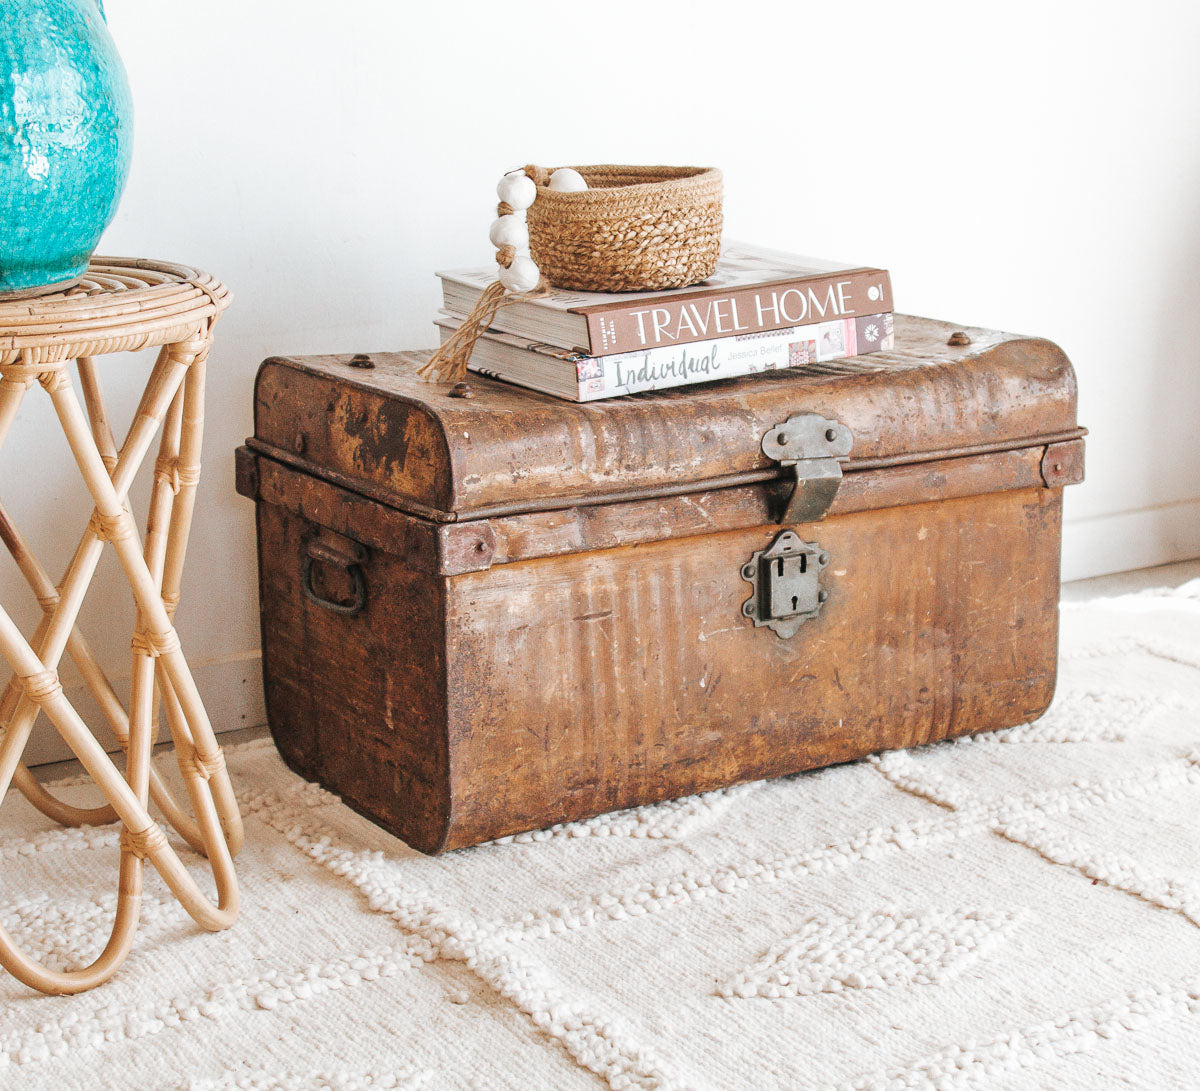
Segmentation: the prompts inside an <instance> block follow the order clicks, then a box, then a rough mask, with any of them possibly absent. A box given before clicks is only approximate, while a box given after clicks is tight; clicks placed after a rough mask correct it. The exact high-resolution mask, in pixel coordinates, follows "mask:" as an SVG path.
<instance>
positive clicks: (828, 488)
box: [762, 413, 854, 523]
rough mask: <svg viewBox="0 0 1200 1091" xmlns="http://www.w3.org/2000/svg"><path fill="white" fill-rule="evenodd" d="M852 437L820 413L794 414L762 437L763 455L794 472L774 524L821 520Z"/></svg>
mask: <svg viewBox="0 0 1200 1091" xmlns="http://www.w3.org/2000/svg"><path fill="white" fill-rule="evenodd" d="M852 446H854V436H853V434H851V432H850V429H849V428H847V427H846V425H844V424H842V423H841V422H840V421H836V420H828V419H826V418H825V417H823V416H821V414H820V413H793V414H792V416H790V417H788V419H787V420H785V421H784V422H783V423H782V424H777V425H775V427H774V428H772V429H771V430H770V431H769V432H768V433H767V434H766V435H765V436H763V440H762V449H763V454H765V455H766V456H767V458H770V459H773V460H774V461H776V462H778V463H780V465H783V466H791V467H794V468H795V471H796V484H795V486H794V487H793V488H792V492H791V496H790V497H789V498H788V500H787V503H786V504H785V505H784V506H783V509H782V511H781V512H780V513H779V516H778V517H777V518H776V520H775V521H776V522H777V523H812V522H815V521H816V520H818V519H824V518H825V516H826V514H827V513H828V512H829V507H830V505H831V504H832V503H833V498H834V497H835V496H837V491H838V486H839V485H841V483H842V465H841V464H842V463H843V462H845V461H846V459H847V458H848V457H849V455H850V448H851V447H852Z"/></svg>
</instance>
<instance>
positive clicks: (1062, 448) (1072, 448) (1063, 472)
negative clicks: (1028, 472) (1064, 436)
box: [1042, 439, 1083, 489]
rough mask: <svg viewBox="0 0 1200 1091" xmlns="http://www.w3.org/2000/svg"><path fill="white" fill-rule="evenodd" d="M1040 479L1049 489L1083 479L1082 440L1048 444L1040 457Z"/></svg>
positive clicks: (1076, 482) (1077, 482)
mask: <svg viewBox="0 0 1200 1091" xmlns="http://www.w3.org/2000/svg"><path fill="white" fill-rule="evenodd" d="M1042 480H1043V481H1044V482H1045V483H1046V485H1047V486H1048V487H1049V488H1051V489H1061V488H1062V487H1063V486H1064V485H1077V484H1079V482H1081V481H1082V480H1083V440H1081V439H1075V440H1068V441H1067V442H1065V443H1051V444H1048V445H1047V446H1046V453H1045V455H1044V456H1043V457H1042Z"/></svg>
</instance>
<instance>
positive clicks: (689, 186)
mask: <svg viewBox="0 0 1200 1091" xmlns="http://www.w3.org/2000/svg"><path fill="white" fill-rule="evenodd" d="M553 169H555V170H557V169H558V168H553ZM571 169H572V170H577V171H579V173H580V174H582V175H583V176H584V177H585V178H586V177H587V175H588V173H589V172H597V173H604V174H618V175H619V174H621V173H626V172H628V173H636V174H638V175H641V174H646V173H651V172H662V173H664V174H665V175H666V177H663V178H658V179H655V180H653V181H644V182H631V183H629V184H628V185H620V186H595V187H591V186H589V188H588V189H585V190H577V191H574V192H569V193H568V192H563V191H562V190H553V189H550V188H549V186H545V185H539V186H538V193H537V200H536V201H535V202H534V203H533V205H532V206H531V207H530V209H529V212H530V214H531V217H533V218H540V215H541V214H543V213H545V212H548V211H549V210H550V209H551V208H553V210H554V214H555V215H556V216H563V215H566V216H568V217H570V218H572V219H574V218H578V217H597V216H600V217H605V216H614V215H615V216H619V215H626V214H628V213H630V212H634V213H638V214H643V213H646V212H649V211H665V210H667V209H672V208H683V207H686V206H687V205H689V204H693V203H696V204H698V203H701V202H707V201H712V200H714V199H715V200H716V201H718V202H719V201H720V200H721V197H722V186H723V176H722V174H721V171H720V170H719V169H718V168H717V167H668V166H645V167H642V166H619V165H613V164H603V163H600V164H592V165H589V166H578V167H572V168H571ZM546 173H547V175H548V174H549V173H550V172H549V171H547V172H546ZM539 205H540V206H541V207H540V208H539Z"/></svg>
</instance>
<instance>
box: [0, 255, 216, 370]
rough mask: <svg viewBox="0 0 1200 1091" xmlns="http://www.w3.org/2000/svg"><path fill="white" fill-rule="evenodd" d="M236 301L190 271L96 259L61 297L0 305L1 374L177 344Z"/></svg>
mask: <svg viewBox="0 0 1200 1091" xmlns="http://www.w3.org/2000/svg"><path fill="white" fill-rule="evenodd" d="M231 299H232V296H231V294H230V292H229V289H228V288H226V287H225V285H223V284H222V283H221V282H220V281H219V280H217V279H216V278H215V277H213V276H211V275H209V274H208V273H204V272H201V271H200V270H198V269H192V268H189V267H188V266H186V265H176V264H174V263H172V262H166V261H150V260H147V259H145V258H101V257H96V258H93V259H92V262H91V264H90V265H89V267H88V271H87V272H86V273H85V274H84V275H83V277H81V278H80V280H79V281H78V282H77V283H76V284H74V285H72V286H71V287H70V288H67V289H65V290H64V291H61V292H55V293H53V294H51V295H44V296H38V297H36V298H34V299H21V300H12V301H9V302H4V301H3V300H2V299H0V367H11V366H13V365H17V366H25V367H36V366H37V365H39V364H48V363H60V362H62V361H63V360H71V359H75V358H77V357H79V356H103V355H105V354H106V353H110V352H126V351H129V352H133V351H137V350H138V349H143V348H150V347H153V346H156V345H169V344H174V343H175V342H178V341H184V340H187V339H188V338H190V337H192V336H193V335H195V334H196V333H198V332H199V331H200V330H202V329H203V328H204V327H205V326H206V325H207V323H208V321H209V320H210V319H212V318H214V317H216V316H217V315H218V314H220V313H221V312H222V311H223V310H224V309H225V308H226V307H227V306H229V303H230V302H231Z"/></svg>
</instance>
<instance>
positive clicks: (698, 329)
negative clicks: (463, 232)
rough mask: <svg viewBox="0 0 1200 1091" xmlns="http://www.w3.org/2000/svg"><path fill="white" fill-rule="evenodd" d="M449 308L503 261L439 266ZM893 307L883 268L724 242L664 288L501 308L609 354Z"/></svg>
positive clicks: (512, 324)
mask: <svg viewBox="0 0 1200 1091" xmlns="http://www.w3.org/2000/svg"><path fill="white" fill-rule="evenodd" d="M438 276H439V277H441V278H442V296H443V299H444V302H445V307H446V310H448V311H451V312H453V313H456V314H469V313H470V311H471V308H472V307H473V306H474V304H475V301H476V300H477V299H478V298H479V296H480V294H481V293H482V292H483V290H484V289H485V288H486V287H487V286H488V285H489V284H491V283H492V281H494V280H495V279H496V268H495V266H492V267H491V268H490V269H471V270H460V271H457V272H444V273H439V274H438ZM891 310H892V284H891V279H890V278H889V276H888V274H887V272H886V271H885V270H883V269H875V268H868V267H864V266H851V265H840V264H838V263H836V262H829V261H821V260H818V259H815V258H802V257H797V256H795V255H791V254H781V253H778V252H777V251H773V250H766V249H763V248H761V247H756V246H749V245H747V244H744V243H726V244H725V245H724V247H723V248H722V252H721V258H720V261H719V262H718V263H717V270H716V273H714V275H713V276H711V277H709V279H708V280H706V281H703V282H702V283H700V284H696V285H693V286H692V287H690V288H676V289H673V290H668V291H662V292H620V293H607V292H570V291H560V290H552V291H550V292H549V293H548V294H547V295H545V296H543V297H541V298H538V299H531V300H521V301H520V302H518V303H513V304H509V305H507V306H505V307H502V308H501V309H500V310H499V311H498V312H497V313H496V317H495V319H494V320H493V323H492V325H493V327H494V328H495V329H497V330H500V331H502V332H505V333H511V334H515V335H517V336H520V337H528V338H530V339H532V340H536V341H541V342H545V343H547V344H551V345H557V346H558V347H560V348H569V349H579V350H581V351H582V352H585V353H587V354H588V355H591V356H609V355H612V354H615V353H622V352H637V351H641V350H644V349H660V348H671V347H677V346H680V345H688V344H695V343H698V342H701V341H710V340H713V339H715V338H719V337H736V336H743V335H748V334H754V333H764V332H768V331H771V330H782V329H791V328H794V327H796V326H809V325H816V324H819V323H825V322H829V321H832V320H835V319H848V318H858V317H861V316H864V315H873V314H883V313H887V312H890V311H891Z"/></svg>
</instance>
